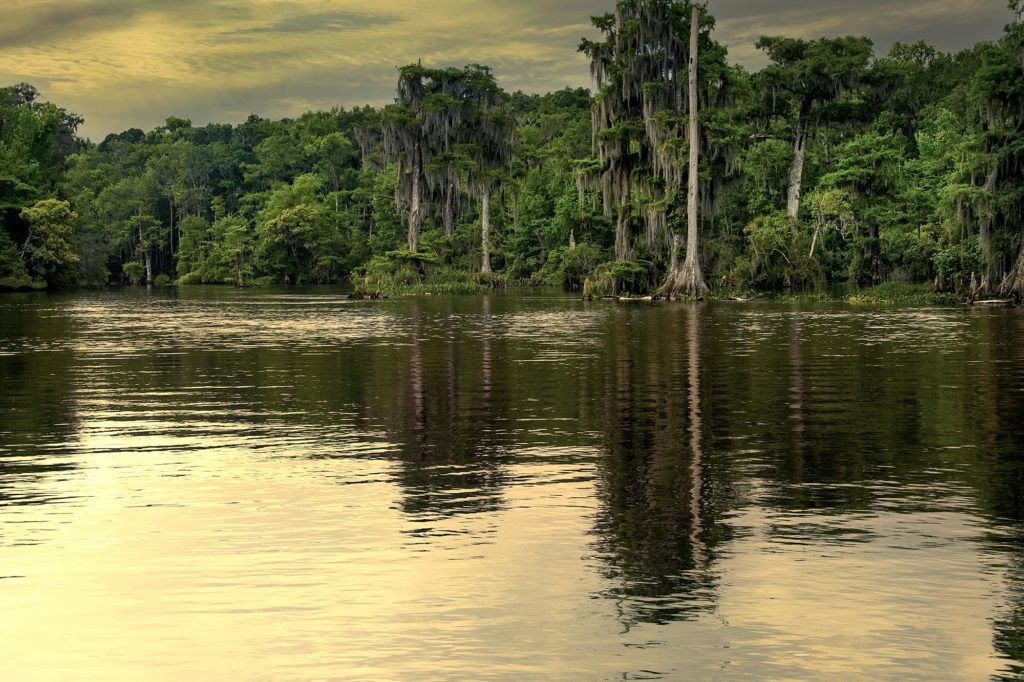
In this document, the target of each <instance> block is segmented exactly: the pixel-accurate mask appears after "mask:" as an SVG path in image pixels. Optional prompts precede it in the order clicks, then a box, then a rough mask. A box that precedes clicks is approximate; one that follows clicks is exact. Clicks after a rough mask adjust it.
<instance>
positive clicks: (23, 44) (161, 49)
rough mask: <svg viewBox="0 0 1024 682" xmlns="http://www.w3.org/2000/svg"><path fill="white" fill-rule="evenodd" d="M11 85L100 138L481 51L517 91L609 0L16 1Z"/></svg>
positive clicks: (376, 94) (962, 8) (973, 31)
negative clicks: (30, 90)
mask: <svg viewBox="0 0 1024 682" xmlns="http://www.w3.org/2000/svg"><path fill="white" fill-rule="evenodd" d="M710 4H711V11H712V13H713V14H715V16H717V17H718V19H719V23H718V32H717V38H718V39H719V40H720V41H722V42H724V43H726V44H727V45H729V46H730V51H731V54H732V55H733V58H734V59H736V60H737V61H739V62H741V63H744V64H747V65H750V66H756V65H757V64H758V63H759V56H758V54H757V52H756V50H754V49H753V45H752V44H753V41H754V40H756V38H757V36H759V35H761V34H783V33H784V34H788V35H798V36H802V37H814V36H818V35H825V34H851V33H852V34H867V35H871V36H872V37H873V38H875V40H876V42H877V44H878V46H879V48H881V49H886V48H887V47H888V45H889V44H891V42H892V41H893V40H914V39H917V38H926V39H929V40H931V41H933V42H935V43H937V44H938V45H939V46H940V47H943V48H946V49H956V48H960V47H966V46H969V45H971V44H973V43H974V42H975V41H977V40H980V39H983V38H995V37H996V36H998V34H999V31H1000V29H1001V27H1002V25H1003V24H1004V23H1006V22H1007V21H1008V20H1009V12H1008V11H1007V10H1006V6H1005V4H1006V3H1005V1H1004V0H930V1H928V0H861V1H860V2H856V3H853V2H822V1H813V0H775V1H773V2H766V1H763V0H762V1H760V2H758V1H755V0H711V3H710ZM4 5H5V11H4V22H3V24H2V25H0V84H7V83H12V82H19V81H28V82H30V83H32V84H34V85H36V87H38V88H39V89H40V90H41V91H42V92H43V94H44V96H45V97H47V98H48V99H51V100H52V101H55V102H57V103H58V104H60V105H61V106H64V107H66V108H68V109H70V110H72V111H75V112H76V113H79V114H81V115H83V116H85V118H86V125H85V127H84V129H83V132H84V133H85V134H87V135H89V136H91V137H93V138H97V139H98V138H102V137H103V136H104V135H105V134H106V133H108V132H111V131H119V130H122V129H124V128H127V127H140V128H144V129H148V128H151V127H153V126H155V125H157V124H159V123H161V122H162V121H163V120H164V119H165V118H166V117H167V116H169V115H171V114H174V115H177V116H182V117H186V118H191V119H193V121H194V122H195V123H197V124H201V123H206V122H210V121H223V122H237V121H239V120H242V119H244V118H245V117H246V116H247V115H248V114H250V113H260V114H262V115H266V116H275V117H276V116H286V115H296V114H299V113H301V112H302V111H305V110H308V109H310V108H326V107H331V106H335V105H344V106H354V105H359V104H383V103H386V102H388V101H389V100H390V99H391V97H392V90H393V87H394V79H395V70H394V69H395V66H397V65H401V64H406V63H409V62H412V61H415V60H417V59H422V60H423V61H424V63H426V64H432V65H433V64H441V65H447V64H454V65H462V64H466V63H483V64H487V65H489V66H491V67H493V68H494V70H495V73H496V75H497V76H498V78H499V80H500V81H501V83H502V84H503V85H504V86H505V87H506V88H508V89H513V90H514V89H523V90H527V91H540V92H543V91H549V90H552V89H556V88H560V87H564V86H567V85H569V86H580V85H583V86H586V85H589V77H588V71H587V65H586V62H585V60H584V59H583V58H582V57H581V56H579V55H578V54H577V53H576V46H577V44H578V43H579V40H580V38H581V37H582V36H584V35H587V34H588V33H590V28H589V17H590V16H591V15H593V14H599V13H602V12H605V11H608V10H610V9H611V7H612V6H613V0H560V1H559V2H551V1H549V0H516V1H515V2H509V1H505V0H432V1H430V0H375V1H371V0H173V1H172V0H5V3H4Z"/></svg>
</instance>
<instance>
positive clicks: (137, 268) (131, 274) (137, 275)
mask: <svg viewBox="0 0 1024 682" xmlns="http://www.w3.org/2000/svg"><path fill="white" fill-rule="evenodd" d="M121 271H122V272H123V273H124V276H125V278H126V279H127V280H128V281H129V282H131V283H132V284H138V283H139V282H141V281H142V278H143V277H145V276H146V267H145V266H144V265H143V264H142V263H139V262H137V261H132V262H131V263H125V264H124V267H122V268H121Z"/></svg>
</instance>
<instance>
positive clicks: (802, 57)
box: [757, 37, 873, 226]
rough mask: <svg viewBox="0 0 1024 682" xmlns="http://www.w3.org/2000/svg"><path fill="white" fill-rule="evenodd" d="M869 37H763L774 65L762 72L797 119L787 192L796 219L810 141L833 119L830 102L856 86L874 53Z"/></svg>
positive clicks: (777, 101) (777, 100) (778, 104)
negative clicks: (817, 131) (818, 126)
mask: <svg viewBox="0 0 1024 682" xmlns="http://www.w3.org/2000/svg"><path fill="white" fill-rule="evenodd" d="M872 46H873V44H872V42H871V40H869V39H868V38H854V37H847V38H821V39H820V40H811V41H807V40H799V39H796V38H781V37H762V38H761V39H760V40H758V41H757V47H758V48H759V49H761V50H764V51H765V52H767V53H768V56H769V58H771V60H772V64H771V65H769V66H768V67H766V68H765V69H764V70H763V71H762V72H761V74H760V78H761V79H762V80H763V81H764V82H765V83H766V85H767V90H768V91H769V92H770V94H771V97H772V104H773V108H775V109H776V110H780V111H781V112H782V113H783V115H784V116H785V117H786V118H788V119H789V120H790V121H791V125H792V141H793V158H792V163H791V165H790V172H789V183H788V187H787V192H786V213H787V215H788V216H789V217H790V219H791V220H793V221H794V226H795V220H796V218H797V216H798V215H799V213H800V196H801V192H802V189H803V177H804V165H805V163H806V160H807V142H808V138H809V134H810V132H811V131H812V130H813V129H814V127H815V126H816V125H817V124H819V123H820V122H822V121H823V120H827V118H828V115H829V113H830V112H829V108H828V105H829V104H831V103H832V102H834V101H836V100H837V99H839V98H840V97H842V95H843V94H844V93H846V92H847V91H849V90H850V89H851V88H854V87H856V86H857V85H858V84H859V83H860V81H861V79H862V77H863V76H864V74H865V73H866V71H867V69H868V65H869V62H870V60H871V55H872Z"/></svg>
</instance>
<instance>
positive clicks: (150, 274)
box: [146, 249, 153, 287]
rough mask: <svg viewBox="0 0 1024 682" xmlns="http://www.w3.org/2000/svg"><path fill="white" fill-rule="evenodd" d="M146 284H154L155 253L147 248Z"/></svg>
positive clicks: (148, 285) (149, 285)
mask: <svg viewBox="0 0 1024 682" xmlns="http://www.w3.org/2000/svg"><path fill="white" fill-rule="evenodd" d="M146 286H147V287H151V286H153V254H152V252H151V251H150V250H149V249H146Z"/></svg>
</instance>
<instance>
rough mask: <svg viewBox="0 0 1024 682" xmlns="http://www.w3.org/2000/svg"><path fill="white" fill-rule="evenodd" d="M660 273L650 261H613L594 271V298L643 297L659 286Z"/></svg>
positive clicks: (592, 280)
mask: <svg viewBox="0 0 1024 682" xmlns="http://www.w3.org/2000/svg"><path fill="white" fill-rule="evenodd" d="M657 279H658V273H657V271H656V269H655V267H654V264H653V263H650V262H648V261H640V262H636V263H634V262H632V261H622V260H620V261H612V262H611V263H604V264H602V265H599V266H598V267H597V268H595V269H594V274H593V277H592V278H591V286H592V290H593V294H594V296H597V297H600V296H620V295H623V294H626V295H642V294H646V293H649V292H650V291H651V290H652V289H654V288H655V287H656V286H657Z"/></svg>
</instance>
